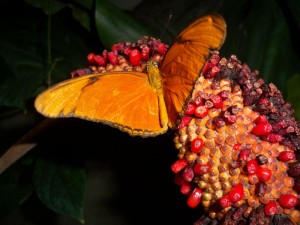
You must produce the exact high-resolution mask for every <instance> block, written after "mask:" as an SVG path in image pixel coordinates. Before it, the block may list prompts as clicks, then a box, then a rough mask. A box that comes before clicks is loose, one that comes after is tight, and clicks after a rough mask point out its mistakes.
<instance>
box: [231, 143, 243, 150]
mask: <svg viewBox="0 0 300 225" xmlns="http://www.w3.org/2000/svg"><path fill="white" fill-rule="evenodd" d="M232 148H233V150H235V151H240V150H241V148H242V144H240V143H236V144H234V145H233V147H232Z"/></svg>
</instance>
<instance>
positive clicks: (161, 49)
mask: <svg viewBox="0 0 300 225" xmlns="http://www.w3.org/2000/svg"><path fill="white" fill-rule="evenodd" d="M166 51H167V46H166V45H165V44H164V43H159V44H158V45H157V52H158V54H160V55H164V54H165V53H166Z"/></svg>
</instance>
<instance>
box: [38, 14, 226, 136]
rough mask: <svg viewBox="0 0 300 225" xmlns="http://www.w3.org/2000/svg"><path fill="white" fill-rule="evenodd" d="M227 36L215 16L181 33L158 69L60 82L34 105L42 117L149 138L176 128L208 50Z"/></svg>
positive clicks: (212, 48)
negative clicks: (88, 123) (74, 119)
mask: <svg viewBox="0 0 300 225" xmlns="http://www.w3.org/2000/svg"><path fill="white" fill-rule="evenodd" d="M225 36H226V23H225V21H224V20H223V18H222V17H221V16H219V15H208V16H204V17H201V18H199V19H197V20H196V21H195V22H193V23H192V24H191V25H189V26H188V27H187V28H186V29H184V30H183V31H182V32H181V33H180V34H179V36H178V37H177V39H176V40H175V42H174V43H173V44H172V45H171V47H170V48H169V50H168V51H167V53H166V54H165V56H164V59H163V61H162V63H161V64H160V65H159V66H157V65H156V64H155V63H153V62H152V61H148V63H147V72H137V71H123V72H120V71H119V72H107V73H103V74H102V73H101V74H100V73H96V74H91V75H85V76H82V77H77V78H72V79H69V80H65V81H62V82H60V83H58V84H56V85H54V86H52V87H50V88H48V89H47V90H45V91H44V92H42V93H41V94H39V95H38V96H37V98H36V100H35V108H36V109H37V111H38V112H40V113H41V114H43V115H44V116H47V117H52V118H57V117H77V118H81V119H86V120H90V121H94V122H101V123H104V124H107V125H110V126H112V127H116V128H118V129H120V130H122V131H124V132H127V133H128V134H130V135H132V136H142V137H151V136H157V135H160V134H163V133H165V132H166V131H167V130H168V129H169V128H170V129H174V128H176V127H177V125H178V124H177V121H178V120H179V119H180V116H181V115H182V114H183V112H184V110H185V107H186V105H187V102H188V100H189V97H190V95H191V93H192V90H193V87H194V84H195V82H196V80H197V79H198V77H199V76H200V74H201V71H202V68H203V66H204V65H205V62H206V59H207V58H208V57H209V55H210V53H211V50H218V49H219V48H220V47H221V45H222V44H223V42H224V39H225Z"/></svg>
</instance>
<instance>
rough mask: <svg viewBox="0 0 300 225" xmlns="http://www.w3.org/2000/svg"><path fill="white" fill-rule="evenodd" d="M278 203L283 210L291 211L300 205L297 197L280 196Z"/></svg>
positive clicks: (289, 195)
mask: <svg viewBox="0 0 300 225" xmlns="http://www.w3.org/2000/svg"><path fill="white" fill-rule="evenodd" d="M278 202H279V204H280V205H281V206H282V207H283V208H286V209H290V208H293V207H295V206H296V205H297V204H298V198H297V197H296V196H295V195H291V194H284V195H281V196H280V198H279V199H278Z"/></svg>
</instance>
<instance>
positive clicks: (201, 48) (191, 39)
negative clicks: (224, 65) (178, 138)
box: [161, 14, 226, 128]
mask: <svg viewBox="0 0 300 225" xmlns="http://www.w3.org/2000/svg"><path fill="white" fill-rule="evenodd" d="M225 37H226V23H225V21H224V19H223V18H222V17H221V16H220V15H217V14H213V15H208V16H204V17H201V18H199V19H197V20H196V21H194V22H193V23H192V24H190V25H189V26H188V27H187V28H185V29H184V30H183V31H182V32H181V33H180V34H179V35H178V37H177V38H176V40H175V41H174V43H173V44H172V45H171V47H170V49H169V50H168V52H167V53H166V55H165V57H164V60H163V62H162V66H161V74H162V79H163V86H164V97H165V101H166V106H167V112H168V115H169V127H171V128H173V127H175V125H176V120H177V119H179V118H180V116H181V114H182V112H183V110H184V109H185V105H186V103H187V101H188V99H189V97H190V95H191V93H192V90H193V87H194V84H195V82H196V80H197V79H198V77H199V75H200V73H201V71H202V68H203V66H204V65H205V62H206V60H207V58H208V57H209V55H210V53H211V51H213V50H218V49H219V48H220V47H221V45H222V44H223V42H224V40H225Z"/></svg>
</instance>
